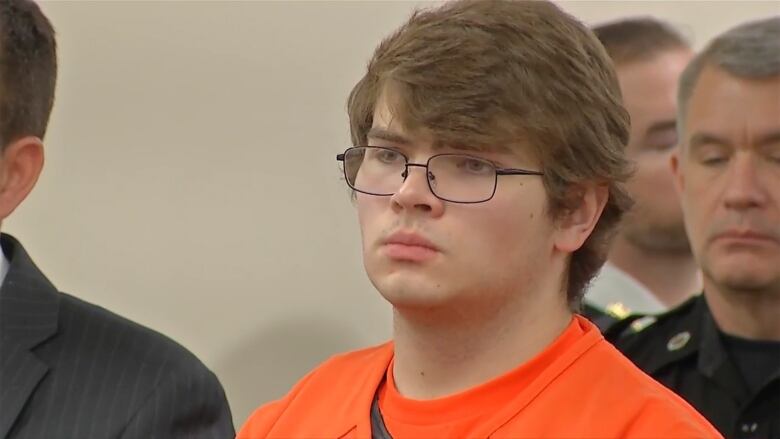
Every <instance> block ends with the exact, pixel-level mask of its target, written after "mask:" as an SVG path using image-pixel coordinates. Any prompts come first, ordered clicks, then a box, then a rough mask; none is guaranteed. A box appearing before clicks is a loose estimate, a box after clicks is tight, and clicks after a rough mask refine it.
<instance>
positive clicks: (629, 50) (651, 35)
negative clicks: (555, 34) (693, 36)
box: [593, 17, 690, 64]
mask: <svg viewBox="0 0 780 439" xmlns="http://www.w3.org/2000/svg"><path fill="white" fill-rule="evenodd" d="M593 33H595V34H596V37H597V38H598V39H599V41H601V44H603V45H604V48H605V49H607V53H608V54H609V56H610V58H612V60H613V61H614V62H615V64H624V63H626V64H627V63H632V62H635V61H644V60H648V59H651V58H653V57H654V56H656V55H658V54H659V53H661V52H666V51H668V50H674V49H690V44H689V43H688V41H687V40H686V39H685V38H684V37H683V36H682V34H680V32H678V31H677V29H675V28H674V27H673V26H672V25H671V24H669V23H666V22H664V21H661V20H658V19H656V18H652V17H634V18H625V19H622V20H618V21H614V22H611V23H606V24H602V25H599V26H596V27H594V28H593Z"/></svg>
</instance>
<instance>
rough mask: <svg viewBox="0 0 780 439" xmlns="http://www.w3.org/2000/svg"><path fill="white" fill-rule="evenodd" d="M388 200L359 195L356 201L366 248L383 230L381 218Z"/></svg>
mask: <svg viewBox="0 0 780 439" xmlns="http://www.w3.org/2000/svg"><path fill="white" fill-rule="evenodd" d="M386 204H387V200H385V199H384V198H383V197H374V196H371V195H362V194H358V195H357V198H356V199H355V207H356V209H357V215H358V223H359V224H360V234H361V236H362V237H363V245H364V247H365V246H366V245H367V244H368V243H369V242H370V241H372V240H373V239H375V237H376V235H377V234H378V233H379V231H380V229H381V227H382V226H381V224H380V217H381V214H382V212H383V211H384V208H383V207H384V206H385V205H386Z"/></svg>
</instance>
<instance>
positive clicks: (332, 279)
mask: <svg viewBox="0 0 780 439" xmlns="http://www.w3.org/2000/svg"><path fill="white" fill-rule="evenodd" d="M560 3H561V4H562V6H563V7H564V8H565V9H566V10H568V11H569V12H571V13H573V14H574V15H575V16H577V17H579V18H580V19H582V20H584V21H585V22H588V23H597V22H601V21H604V20H607V19H612V18H617V17H622V16H625V15H638V14H643V15H644V14H651V15H656V16H658V17H662V18H666V19H669V20H671V21H672V22H673V23H675V24H677V25H679V26H682V27H683V28H684V32H685V33H686V34H687V35H688V36H689V37H691V38H692V39H693V40H694V44H695V46H696V47H701V46H702V45H703V44H704V43H705V42H706V41H707V40H709V39H710V38H711V37H712V36H713V35H715V34H717V33H719V32H721V31H723V30H725V29H726V28H728V27H731V26H732V25H734V24H736V23H740V22H742V21H744V20H746V19H749V18H756V17H765V16H769V15H774V14H778V13H780V6H779V4H778V3H777V2H747V1H739V2H737V1H733V2H585V1H583V2H560ZM42 4H43V7H44V10H45V12H46V13H47V14H48V16H49V17H50V19H51V20H52V22H53V23H54V25H55V27H56V29H57V31H58V40H59V45H60V76H59V84H58V92H57V102H56V104H55V109H54V113H53V116H52V120H51V124H50V129H49V133H48V135H47V139H46V148H47V163H46V167H45V170H44V174H43V176H42V178H41V180H40V182H39V183H38V186H37V188H36V189H35V191H34V192H33V194H32V195H31V196H30V197H29V198H28V199H27V201H26V202H25V203H24V204H23V206H22V207H21V208H20V209H19V210H18V211H17V212H16V213H15V214H14V215H13V216H12V217H11V218H10V219H9V220H8V221H7V222H6V224H3V230H4V231H7V232H10V233H13V234H15V235H16V236H17V237H18V238H20V239H21V240H22V242H23V243H24V244H25V246H26V247H27V249H28V251H29V252H30V253H31V254H32V256H33V257H34V258H35V259H36V261H37V262H38V264H39V265H40V266H41V268H42V269H43V270H44V271H45V272H46V273H47V274H48V276H49V277H50V278H51V279H52V280H53V281H54V282H55V284H56V285H58V287H59V288H60V289H63V290H65V291H68V292H71V293H73V294H75V295H77V296H79V297H82V298H84V299H86V300H89V301H92V302H95V303H98V304H100V305H102V306H104V307H107V308H109V309H111V310H113V311H115V312H118V313H120V314H123V315H125V316H127V317H129V318H131V319H134V320H136V321H138V322H141V323H143V324H146V325H148V326H151V327H153V328H155V329H157V330H158V331H161V332H163V333H165V334H167V335H169V336H171V337H172V338H174V339H176V340H178V341H179V342H181V343H182V344H183V345H185V346H187V347H188V348H189V349H191V350H192V351H193V352H195V353H196V354H197V355H198V356H199V357H200V358H201V359H203V361H204V362H205V363H206V364H207V365H208V366H210V367H211V368H212V369H213V370H214V371H215V372H216V373H217V374H218V375H219V377H220V379H221V380H222V382H223V384H224V386H225V388H226V391H227V393H228V397H229V399H230V402H231V404H232V407H233V412H234V417H235V420H236V423H237V426H239V425H240V424H241V423H243V421H244V420H245V419H246V417H247V415H248V414H249V412H250V410H251V409H252V408H254V407H256V406H258V405H259V404H261V403H263V402H265V401H268V400H270V399H273V398H277V397H279V396H280V395H282V394H283V393H284V392H285V391H286V390H287V389H288V388H289V387H290V386H291V385H292V384H293V383H294V382H295V381H296V380H297V379H298V378H300V377H301V376H302V375H303V374H304V373H305V372H306V371H307V370H309V369H310V368H312V367H313V366H314V365H316V364H317V363H319V362H320V361H322V360H323V359H325V358H327V357H328V356H330V355H332V354H333V353H336V352H339V351H343V350H348V349H354V348H357V347H360V346H364V345H369V344H374V343H379V342H381V341H383V340H384V339H386V338H387V337H388V336H389V334H390V327H391V321H390V310H389V307H388V306H387V305H386V304H385V303H384V302H383V301H382V300H381V299H380V298H379V295H378V294H377V293H376V292H375V291H374V290H373V288H372V287H371V284H370V283H369V281H368V280H367V278H366V276H365V274H364V271H363V268H362V262H361V255H360V241H359V233H358V229H357V223H356V219H355V216H354V212H353V207H352V206H351V204H350V200H349V195H348V191H347V189H346V186H345V185H344V183H343V181H342V180H341V176H340V173H339V168H338V166H337V164H336V162H335V159H334V156H335V154H336V153H338V152H341V151H342V150H344V149H345V148H346V147H348V146H349V134H348V125H347V117H346V111H345V102H346V97H347V94H348V93H349V91H350V89H351V87H352V85H353V84H354V83H355V82H356V81H357V80H358V79H359V78H360V77H361V75H362V73H363V70H364V68H365V64H366V62H367V60H368V58H369V57H370V55H371V53H372V51H373V48H374V47H375V46H376V44H378V42H379V41H380V39H381V38H382V37H383V36H385V35H387V34H388V33H389V32H391V31H392V30H393V29H394V28H396V27H397V26H398V25H399V24H401V23H402V22H403V20H404V19H405V18H406V17H407V16H408V15H409V14H410V12H411V11H412V9H413V8H414V7H415V6H416V5H424V4H425V3H422V2H347V1H341V2H334V1H332V2H259V1H258V2H223V1H211V2H179V1H176V2H173V1H170V2H133V1H127V2H107V1H102V2H96V1H93V2H87V1H49V2H43V3H42Z"/></svg>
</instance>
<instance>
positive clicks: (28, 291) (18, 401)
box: [0, 234, 60, 438]
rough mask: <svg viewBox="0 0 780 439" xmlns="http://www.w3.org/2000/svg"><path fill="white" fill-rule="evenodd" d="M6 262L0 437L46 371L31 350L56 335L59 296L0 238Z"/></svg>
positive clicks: (1, 292)
mask: <svg viewBox="0 0 780 439" xmlns="http://www.w3.org/2000/svg"><path fill="white" fill-rule="evenodd" d="M0 243H1V244H2V248H3V253H4V254H5V257H6V259H8V261H9V269H8V274H7V275H6V277H5V280H4V281H3V284H2V287H1V288H0V438H3V437H5V436H6V435H7V434H8V433H9V431H10V430H11V429H12V428H13V425H14V422H15V421H16V419H17V418H18V417H19V414H20V413H21V411H22V408H23V407H24V405H25V403H26V402H27V401H28V400H29V399H30V397H31V396H32V394H33V392H34V391H35V389H36V387H37V386H38V384H39V383H40V381H41V379H43V377H44V376H45V375H46V372H47V371H48V369H49V367H48V366H47V365H46V364H45V363H43V362H42V361H41V360H40V359H39V358H38V357H37V356H36V355H35V353H34V352H33V349H34V348H35V347H36V346H38V345H40V344H41V343H43V342H45V341H46V340H47V339H49V338H51V337H52V336H53V335H55V334H56V332H57V318H58V313H59V300H60V299H59V292H58V291H57V289H56V288H55V287H54V286H53V285H52V284H51V283H50V282H49V281H48V280H47V279H46V277H45V276H44V275H43V273H41V272H40V271H39V270H38V268H37V267H36V266H35V264H34V263H33V262H32V260H31V259H30V257H29V256H28V255H27V253H26V252H25V250H24V248H23V247H22V246H21V244H19V242H18V241H16V240H15V239H14V238H12V237H11V236H9V235H5V234H4V235H2V238H0Z"/></svg>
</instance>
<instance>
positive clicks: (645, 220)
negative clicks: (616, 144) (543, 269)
mask: <svg viewBox="0 0 780 439" xmlns="http://www.w3.org/2000/svg"><path fill="white" fill-rule="evenodd" d="M593 31H594V33H595V34H596V36H597V37H598V38H599V41H601V43H602V44H603V45H604V48H606V49H607V53H608V54H609V56H610V58H611V59H612V61H613V63H614V66H615V70H616V72H617V77H618V81H619V83H620V90H621V93H622V95H623V104H624V105H625V107H626V110H627V111H628V114H629V115H630V116H631V131H630V135H629V140H628V145H627V146H626V156H627V157H628V158H629V159H630V160H631V161H632V162H634V164H635V172H634V175H632V177H631V178H630V179H629V181H628V183H627V185H626V187H627V189H628V192H629V194H630V195H631V198H632V199H633V200H634V202H635V205H634V207H633V209H632V210H631V212H630V213H629V214H627V215H626V217H625V218H624V219H623V221H622V222H621V225H620V227H619V229H618V233H617V235H616V237H615V240H614V241H613V243H612V246H611V248H610V251H609V257H608V260H607V263H606V264H604V267H603V268H602V270H601V272H600V273H599V275H598V276H596V278H595V279H594V280H593V282H592V284H591V286H590V287H589V289H588V292H587V294H586V295H585V303H586V305H587V307H586V310H587V309H591V310H594V311H596V313H598V312H603V313H608V314H611V315H612V316H614V317H616V318H621V317H623V316H625V315H627V314H629V313H642V314H655V313H661V312H664V311H666V310H667V309H669V308H672V307H675V306H677V305H679V304H681V303H682V302H684V301H685V300H686V299H688V298H689V297H690V296H691V295H692V294H694V293H695V292H697V291H699V290H700V289H701V286H700V276H699V271H698V266H697V265H696V261H694V259H693V255H692V253H691V250H690V245H689V244H688V238H687V236H686V234H685V227H684V225H683V220H682V209H681V207H680V199H679V196H678V195H677V192H676V191H675V189H674V183H673V178H672V173H671V170H670V169H669V157H670V154H671V153H672V151H673V150H674V147H675V146H676V145H677V131H676V128H675V125H676V122H675V120H676V117H677V113H676V110H677V81H678V80H679V78H680V74H681V73H682V71H683V69H684V68H685V66H686V65H687V64H688V62H689V61H690V59H691V57H692V56H693V54H692V52H691V50H690V48H689V46H688V43H687V42H686V41H685V39H684V38H683V37H682V36H681V35H679V33H677V31H675V30H674V29H673V28H672V27H671V26H670V25H669V24H666V23H664V22H661V21H659V20H656V19H652V18H630V19H624V20H620V21H616V22H612V23H608V24H604V25H601V26H598V27H596V28H594V29H593ZM586 315H588V313H587V312H586ZM589 316H591V315H589ZM594 321H595V322H599V320H598V319H595V320H594Z"/></svg>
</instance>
